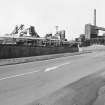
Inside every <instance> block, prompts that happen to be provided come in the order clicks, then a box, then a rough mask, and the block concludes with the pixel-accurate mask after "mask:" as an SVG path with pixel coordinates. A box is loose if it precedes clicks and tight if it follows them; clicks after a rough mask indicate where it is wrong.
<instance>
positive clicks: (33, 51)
mask: <svg viewBox="0 0 105 105" xmlns="http://www.w3.org/2000/svg"><path fill="white" fill-rule="evenodd" d="M77 51H78V47H77V46H75V47H32V46H16V45H0V59H6V58H18V57H28V56H38V55H48V54H57V53H68V52H70V53H71V52H77Z"/></svg>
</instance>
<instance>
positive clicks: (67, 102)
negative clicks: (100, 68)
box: [27, 73, 105, 105]
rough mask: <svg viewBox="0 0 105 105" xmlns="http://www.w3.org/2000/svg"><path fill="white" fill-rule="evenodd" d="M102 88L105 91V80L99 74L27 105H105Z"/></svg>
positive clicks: (104, 93)
mask: <svg viewBox="0 0 105 105" xmlns="http://www.w3.org/2000/svg"><path fill="white" fill-rule="evenodd" d="M102 87H104V89H105V78H104V77H102V76H99V73H97V74H94V75H90V76H87V77H85V78H82V79H80V80H79V81H77V82H75V83H72V84H69V85H67V86H65V87H64V88H62V89H60V90H58V91H56V92H54V93H52V94H50V95H48V96H45V97H43V98H41V99H38V100H36V101H34V102H33V103H30V104H27V105H105V97H103V95H104V96H105V90H104V89H102ZM100 89H101V92H100ZM103 90H104V92H103ZM99 94H100V95H99ZM100 97H101V100H100V101H99V98H100Z"/></svg>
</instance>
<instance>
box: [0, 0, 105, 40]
mask: <svg viewBox="0 0 105 105" xmlns="http://www.w3.org/2000/svg"><path fill="white" fill-rule="evenodd" d="M94 8H96V9H97V25H98V26H105V2H104V0H0V35H3V34H5V33H10V32H11V31H12V30H13V28H14V26H15V25H17V24H26V25H34V26H35V28H36V31H37V32H38V33H39V34H40V36H44V35H45V34H46V33H49V32H53V31H54V30H55V26H56V25H58V26H59V29H65V30H66V36H67V38H68V39H73V38H75V37H77V36H79V34H81V33H84V25H85V24H86V23H91V24H93V10H94Z"/></svg>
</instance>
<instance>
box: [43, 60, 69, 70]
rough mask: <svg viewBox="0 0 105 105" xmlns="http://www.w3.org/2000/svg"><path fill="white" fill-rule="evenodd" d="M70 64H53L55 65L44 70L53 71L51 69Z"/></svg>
mask: <svg viewBox="0 0 105 105" xmlns="http://www.w3.org/2000/svg"><path fill="white" fill-rule="evenodd" d="M68 64H70V62H66V63H63V64H60V65H57V66H53V67H49V68H47V69H45V71H44V72H48V71H51V70H55V69H57V68H59V67H62V66H64V65H68Z"/></svg>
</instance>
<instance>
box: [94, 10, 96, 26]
mask: <svg viewBox="0 0 105 105" xmlns="http://www.w3.org/2000/svg"><path fill="white" fill-rule="evenodd" d="M94 26H96V9H94Z"/></svg>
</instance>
